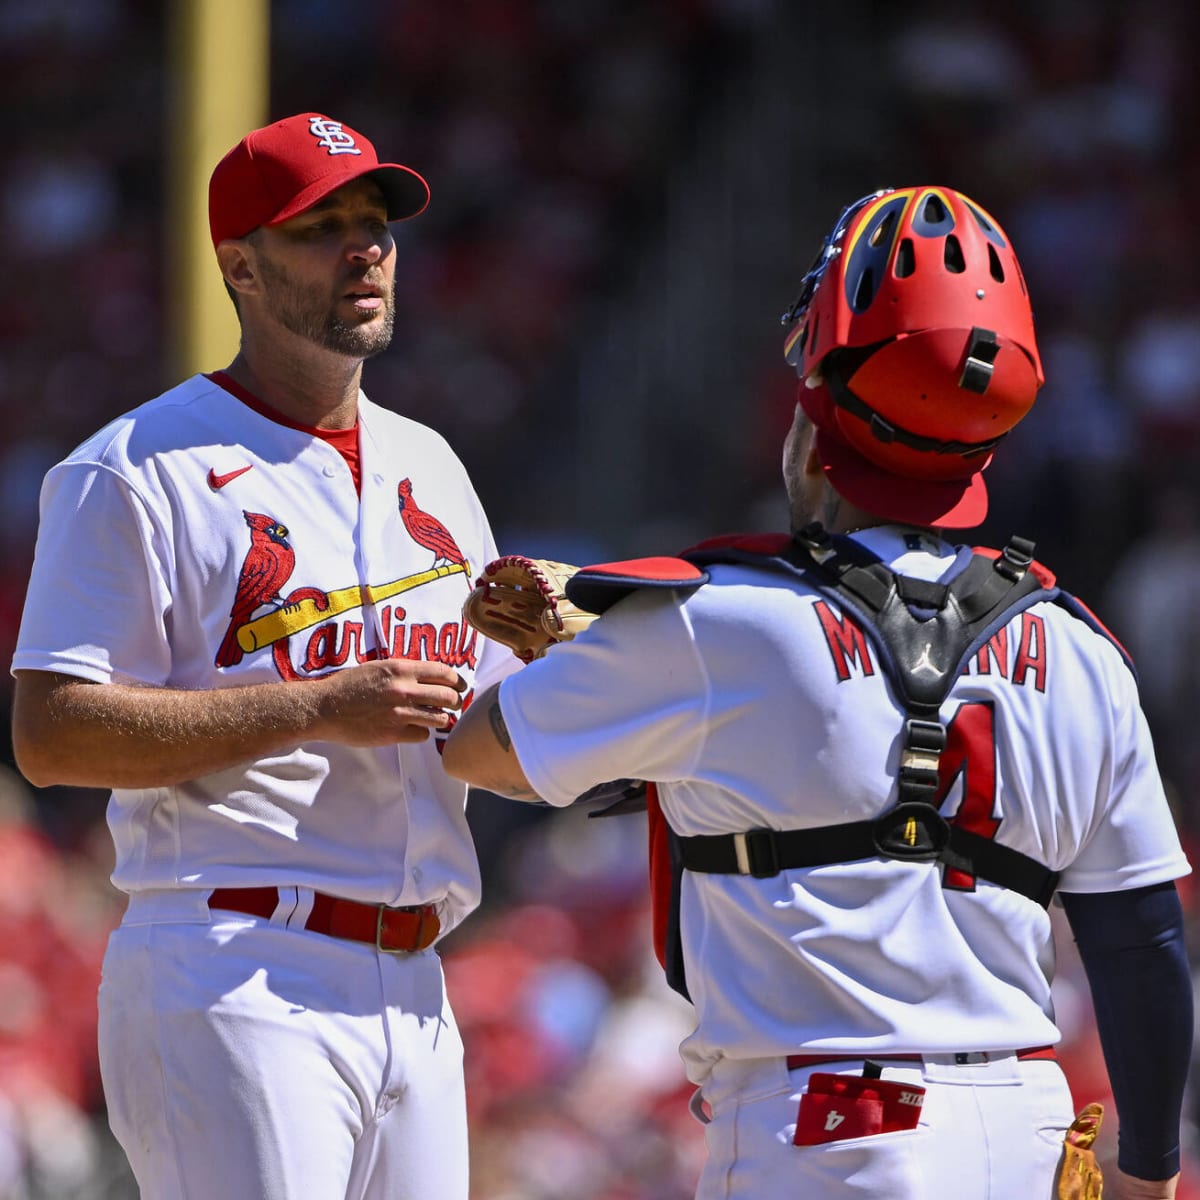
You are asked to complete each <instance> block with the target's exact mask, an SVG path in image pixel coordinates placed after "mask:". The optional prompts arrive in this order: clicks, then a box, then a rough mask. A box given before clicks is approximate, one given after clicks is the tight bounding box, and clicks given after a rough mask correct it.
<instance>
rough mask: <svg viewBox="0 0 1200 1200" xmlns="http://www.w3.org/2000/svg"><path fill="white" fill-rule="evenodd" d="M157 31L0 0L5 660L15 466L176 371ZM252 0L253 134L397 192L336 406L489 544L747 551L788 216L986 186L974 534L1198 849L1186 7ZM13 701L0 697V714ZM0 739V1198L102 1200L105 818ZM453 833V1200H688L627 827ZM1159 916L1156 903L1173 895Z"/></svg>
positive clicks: (687, 1144)
mask: <svg viewBox="0 0 1200 1200" xmlns="http://www.w3.org/2000/svg"><path fill="white" fill-rule="evenodd" d="M170 9H171V5H170V4H169V3H167V4H154V3H146V2H144V0H39V2H38V3H36V4H30V3H28V2H27V0H0V96H2V97H3V107H4V111H6V112H7V113H8V114H9V119H8V121H7V122H6V127H7V129H8V133H7V134H6V143H7V144H6V150H5V164H4V170H3V172H2V173H0V211H2V220H0V277H2V278H3V284H2V285H0V513H2V514H3V517H2V522H0V544H2V551H3V562H4V563H5V569H4V571H3V572H2V573H0V660H2V661H3V662H4V663H5V664H7V663H8V662H9V661H10V659H11V650H12V646H13V642H14V640H15V637H16V630H17V624H18V620H19V613H20V608H21V604H22V600H23V595H24V590H25V581H26V578H27V572H28V566H29V563H30V560H31V556H32V551H33V544H34V537H35V530H36V513H37V493H38V487H39V483H40V480H41V477H42V474H43V473H44V471H45V470H46V469H47V467H49V466H50V465H51V464H52V463H53V462H54V461H55V460H57V459H58V458H59V457H61V456H62V455H63V454H64V453H66V452H67V451H68V450H70V449H71V448H72V447H73V446H74V445H75V444H76V443H77V442H78V441H80V440H82V438H83V437H84V436H86V435H87V434H89V433H91V432H92V431H93V430H94V429H95V428H97V427H98V426H100V425H101V424H103V423H104V422H105V421H107V420H108V419H109V418H111V417H113V416H115V415H116V414H117V413H119V412H121V411H123V410H125V409H127V408H129V407H132V406H134V405H136V404H138V403H140V402H141V401H143V400H145V399H148V398H149V397H151V396H153V395H155V394H156V393H157V392H159V391H161V390H162V389H163V388H164V387H166V386H168V385H169V384H171V383H173V382H175V380H174V379H173V378H171V377H170V369H169V364H168V362H167V355H166V350H165V347H166V345H167V342H168V340H169V333H170V331H169V330H168V329H167V328H166V327H165V325H166V318H165V313H166V296H167V290H168V280H167V279H166V266H165V264H166V263H167V261H168V259H169V256H170V255H169V251H170V247H171V244H172V233H173V231H172V229H171V228H170V227H169V224H168V221H167V219H166V208H165V180H164V162H165V157H166V155H165V149H166V147H167V146H168V145H169V144H170V142H171V139H172V129H171V128H170V121H169V111H170V106H169V99H170V95H171V86H172V80H171V78H170V69H169V62H168V59H167V54H166V33H167V29H166V22H167V19H168V16H169V12H170ZM271 16H272V30H271V67H272V75H271V89H270V97H271V116H272V117H273V118H274V117H279V116H283V115H287V114H288V113H292V112H299V111H306V110H316V111H322V112H326V113H328V114H330V115H332V116H334V117H335V118H337V119H340V120H343V121H345V122H346V123H348V124H350V125H351V126H353V127H355V128H358V129H360V130H362V131H364V132H366V133H367V134H368V136H370V137H371V139H372V140H373V141H374V142H375V143H376V145H377V146H378V147H379V148H380V150H381V153H384V154H386V155H387V156H388V157H395V158H397V159H398V160H399V161H401V162H405V163H409V164H411V165H412V166H414V167H415V168H416V169H418V170H419V171H421V172H422V173H423V174H424V175H425V176H426V178H427V179H428V180H429V181H430V184H431V187H432V191H433V202H432V204H431V206H430V208H429V210H428V211H427V213H426V214H425V215H423V216H422V217H421V218H420V219H419V220H417V221H414V222H411V223H409V224H407V225H404V226H402V227H400V229H399V238H398V241H399V268H398V277H399V280H400V283H399V295H398V322H397V329H398V336H397V338H396V341H395V344H394V345H393V347H392V349H391V350H389V351H388V352H387V353H386V354H385V355H383V356H381V357H380V358H379V359H377V360H375V361H373V362H371V363H370V364H369V365H368V367H367V371H366V377H365V382H366V388H367V390H368V392H369V394H370V395H371V396H372V398H373V399H374V400H376V401H378V402H381V403H383V404H385V405H389V406H393V407H395V408H397V409H398V410H400V411H402V412H405V413H407V414H408V415H411V416H413V417H416V418H418V419H420V420H423V421H425V422H427V423H428V424H430V425H432V426H434V427H435V428H437V429H439V430H440V431H442V432H443V433H445V434H446V435H447V437H448V438H449V439H450V441H451V443H452V444H453V445H454V446H455V447H456V449H457V450H458V452H459V454H460V456H461V457H462V458H463V459H464V461H465V462H466V464H467V466H468V468H469V470H470V472H471V474H472V475H473V477H474V479H475V481H476V484H477V487H478V490H479V492H480V494H481V496H482V498H483V500H484V503H485V505H486V506H487V508H488V510H489V512H490V514H491V517H492V521H493V524H494V526H495V529H496V533H497V538H498V542H499V544H500V548H501V550H502V551H503V552H523V553H528V554H535V555H543V556H550V557H558V558H563V559H566V560H568V561H576V562H579V561H589V560H590V561H596V560H600V559H604V558H612V557H627V556H630V555H633V554H639V553H647V552H660V553H670V552H673V551H675V550H678V549H680V548H682V547H683V546H685V545H688V544H689V543H691V542H692V541H695V540H698V539H699V538H700V537H703V536H707V535H709V534H712V533H717V532H722V531H732V530H737V529H752V528H755V529H768V528H780V527H782V526H783V524H784V523H785V521H786V509H785V505H784V502H783V495H782V488H781V486H780V484H779V481H778V462H779V443H780V439H781V437H782V433H783V431H784V429H785V428H786V425H787V422H788V420H789V419H790V412H791V406H792V400H793V398H794V388H795V386H796V381H795V378H794V376H793V375H791V373H790V372H789V370H788V369H787V368H786V366H785V365H784V363H783V361H782V357H781V353H780V348H781V337H782V332H783V331H782V329H781V327H780V324H779V318H780V314H781V313H782V312H783V311H784V309H785V308H786V307H787V306H788V304H789V302H790V301H791V299H792V298H793V296H794V294H795V291H796V289H797V286H798V284H799V280H800V277H801V275H802V274H803V271H804V269H805V268H806V267H807V265H808V263H809V261H810V260H811V258H812V256H813V254H814V253H815V251H816V249H817V247H818V245H819V243H820V240H821V238H822V237H823V236H824V234H825V233H826V231H827V230H828V229H829V227H830V226H831V225H832V223H833V221H834V219H835V218H836V216H837V215H838V212H839V211H840V210H841V208H842V207H843V205H844V204H846V203H847V202H849V201H851V200H853V199H856V198H857V197H858V196H860V195H862V194H865V193H866V192H869V191H872V190H874V189H875V188H876V187H879V186H883V185H893V186H905V185H909V184H917V183H941V184H946V185H949V186H953V187H956V188H959V189H960V190H962V191H965V192H966V193H967V194H968V195H970V196H971V197H973V198H974V199H976V200H977V201H979V202H980V203H982V204H983V205H984V206H985V207H986V208H988V209H989V210H990V211H991V212H992V213H993V214H994V215H995V216H996V217H997V218H998V220H999V221H1000V223H1001V224H1002V225H1003V226H1005V228H1006V229H1007V231H1008V232H1009V234H1010V235H1011V237H1012V238H1013V241H1014V243H1015V245H1016V249H1017V253H1018V256H1019V257H1020V260H1021V262H1022V264H1023V266H1024V269H1025V273H1026V276H1027V278H1028V282H1029V286H1030V290H1031V292H1032V295H1033V299H1034V306H1035V312H1036V316H1037V318H1038V328H1039V335H1040V343H1041V349H1042V354H1043V358H1044V365H1045V370H1046V380H1047V382H1046V386H1045V388H1044V390H1043V392H1042V395H1041V398H1040V400H1039V403H1038V405H1037V407H1036V408H1035V410H1034V412H1033V414H1032V415H1031V416H1030V417H1029V418H1028V419H1027V420H1026V422H1025V423H1024V424H1023V425H1022V426H1021V427H1020V428H1019V429H1018V430H1017V431H1016V433H1014V434H1013V435H1012V437H1011V438H1010V440H1009V443H1008V444H1007V445H1006V447H1005V448H1004V451H1003V452H1002V454H1001V456H1000V459H999V460H998V461H997V462H996V463H995V465H994V467H993V468H992V470H991V471H990V472H989V478H990V480H991V490H992V495H993V506H992V514H991V516H990V518H989V521H988V525H987V526H986V527H985V529H984V530H983V531H982V532H981V533H980V535H979V537H978V540H980V541H986V542H996V541H998V540H1003V539H1005V538H1006V537H1007V536H1008V534H1009V533H1011V532H1020V533H1022V534H1025V535H1027V536H1030V537H1032V538H1035V539H1036V540H1037V543H1038V554H1039V557H1040V558H1042V559H1043V561H1045V562H1047V563H1048V564H1049V565H1050V566H1051V567H1053V568H1054V569H1055V570H1057V572H1058V574H1059V577H1060V580H1061V581H1062V582H1063V583H1064V585H1065V586H1067V587H1068V588H1069V589H1070V590H1072V591H1074V592H1076V593H1077V594H1079V595H1081V596H1082V597H1083V598H1084V599H1085V600H1086V601H1087V602H1088V603H1089V604H1090V605H1091V606H1092V607H1093V608H1094V609H1095V610H1096V611H1097V612H1098V613H1099V614H1100V616H1101V617H1102V618H1103V619H1104V620H1105V621H1106V623H1108V624H1109V626H1110V627H1111V628H1113V629H1114V630H1115V631H1116V632H1117V634H1118V635H1119V636H1120V637H1121V638H1122V640H1123V641H1124V642H1125V644H1126V645H1127V646H1128V647H1129V648H1130V650H1131V651H1132V652H1133V654H1134V657H1135V659H1136V661H1137V662H1138V665H1139V668H1140V675H1141V686H1142V694H1143V699H1144V703H1145V707H1146V710H1147V712H1148V714H1149V716H1150V720H1151V724H1152V728H1153V731H1154V735H1155V739H1156V744H1157V748H1158V754H1159V758H1160V762H1161V766H1162V770H1163V773H1164V775H1165V777H1166V780H1167V783H1168V787H1169V790H1170V794H1171V798H1172V801H1173V803H1174V804H1175V806H1176V812H1177V816H1178V820H1179V824H1180V828H1181V830H1182V832H1183V835H1184V837H1185V839H1186V841H1187V844H1188V846H1189V847H1192V846H1193V845H1194V842H1195V838H1196V834H1197V831H1198V827H1200V791H1198V790H1197V789H1198V785H1197V783H1196V782H1195V781H1196V780H1197V779H1198V778H1200V738H1197V737H1195V735H1194V733H1193V732H1192V730H1191V719H1192V717H1193V716H1194V714H1195V713H1196V711H1197V710H1198V709H1200V484H1198V482H1197V480H1198V479H1200V475H1198V468H1200V253H1198V246H1197V237H1196V227H1197V221H1196V215H1195V214H1196V203H1197V202H1196V194H1195V193H1193V192H1192V186H1193V185H1194V184H1196V183H1198V182H1200V144H1198V139H1200V133H1198V132H1197V131H1198V130H1200V122H1198V121H1197V116H1198V115H1200V112H1198V109H1200V85H1198V83H1197V80H1196V74H1195V72H1194V70H1193V69H1192V64H1191V62H1190V61H1189V60H1190V56H1191V47H1193V46H1194V45H1195V44H1196V42H1197V33H1198V32H1200V31H1198V29H1197V25H1198V24H1200V10H1198V9H1197V8H1196V6H1195V5H1194V4H1192V3H1191V2H1190V0H1143V3H1141V4H1138V5H1128V4H1124V3H1119V2H1117V0H1006V2H1005V3H987V2H983V0H976V2H974V3H972V2H969V0H967V2H964V0H911V2H910V3H908V4H905V5H895V4H890V3H884V2H883V0H879V2H877V3H871V2H869V0H839V2H838V3H837V4H836V5H834V4H820V3H816V2H815V0H813V2H811V3H810V2H807V0H436V2H430V0H358V2H357V3H355V4H353V5H346V4H341V3H337V2H336V0H275V2H274V3H273V4H272V11H271ZM229 36H230V38H236V37H237V29H236V28H231V29H230V30H229ZM214 270H215V268H214ZM233 349H234V348H233V347H232V346H231V347H230V348H229V353H228V355H226V356H225V357H223V358H222V359H220V361H215V362H212V363H210V364H207V365H208V367H209V368H216V367H221V366H224V365H225V363H226V362H227V361H228V359H229V358H231V357H232V355H233ZM529 477H536V478H538V479H541V480H544V481H546V484H547V486H546V488H544V489H539V490H538V491H537V492H536V493H535V491H534V489H533V488H531V487H529V486H528V485H527V484H525V483H524V482H523V481H524V480H525V479H527V478H529ZM95 536H96V537H99V538H103V537H104V530H102V529H97V530H96V531H95ZM62 619H63V620H64V621H69V620H70V612H69V611H64V612H63V614H62ZM10 702H11V681H10V680H9V679H8V677H7V674H5V676H4V677H3V679H0V716H2V717H3V718H4V721H3V727H4V728H5V729H7V726H8V721H7V717H8V714H9V710H10ZM0 749H2V750H3V752H4V758H3V761H0V1198H3V1200H67V1198H79V1200H85V1198H86V1200H93V1198H94V1200H125V1198H127V1197H131V1196H132V1195H134V1191H133V1188H132V1184H131V1183H130V1180H129V1178H128V1175H127V1173H126V1170H125V1168H124V1165H123V1160H122V1158H121V1156H120V1154H119V1152H118V1151H116V1150H115V1147H114V1145H113V1143H112V1142H111V1139H110V1138H109V1136H108V1133H107V1127H106V1125H105V1122H104V1115H103V1104H102V1099H101V1096H100V1091H99V1087H98V1080H97V1071H96V1062H95V1050H94V1023H95V991H96V984H97V979H98V971H99V960H100V956H101V954H102V950H103V945H104V939H105V936H106V934H107V932H108V930H109V929H110V928H111V926H112V925H113V924H114V923H115V922H116V921H117V920H118V919H119V914H120V911H121V903H120V898H119V897H118V895H117V894H116V893H115V892H114V890H113V889H112V888H111V885H110V884H109V882H108V871H109V869H110V865H111V851H110V849H109V845H108V837H107V832H106V830H105V828H104V825H103V811H104V796H103V795H102V794H100V793H97V792H92V791H83V790H75V789H59V788H52V789H46V790H43V791H37V790H34V789H32V788H30V787H29V786H28V785H26V784H25V783H24V781H23V780H21V778H20V777H19V776H18V775H17V774H16V772H15V770H14V769H13V768H12V766H11V751H10V747H9V743H8V741H7V739H0ZM469 814H470V818H471V822H472V826H473V828H474V830H475V832H476V835H477V838H478V841H479V848H480V854H481V859H482V862H483V869H484V883H485V901H484V904H483V906H482V908H481V910H480V912H479V913H478V914H476V916H474V917H473V918H472V919H471V920H470V921H469V922H467V924H466V925H465V926H464V927H463V928H462V929H461V930H459V931H456V932H455V934H453V935H452V936H451V937H450V938H449V939H448V940H447V942H446V943H445V945H444V950H445V960H446V970H447V974H448V978H449V987H450V989H451V995H452V999H453V1002H454V1004H455V1007H456V1009H457V1012H458V1016H459V1019H460V1022H461V1024H462V1026H463V1031H464V1037H465V1040H466V1045H467V1052H468V1062H467V1073H468V1086H469V1095H470V1106H471V1123H472V1138H473V1164H474V1165H473V1175H474V1178H475V1200H561V1198H562V1197H566V1196H570V1197H572V1200H685V1198H687V1197H690V1195H691V1189H692V1186H693V1183H694V1180H695V1176H696V1173H697V1171H698V1167H699V1161H700V1154H701V1133H700V1127H699V1126H698V1125H696V1124H695V1122H693V1120H692V1119H691V1117H690V1116H689V1115H688V1113H687V1107H686V1102H687V1098H688V1094H689V1093H688V1088H687V1087H686V1084H685V1081H684V1078H683V1075H682V1072H681V1069H680V1067H679V1063H678V1059H677V1056H676V1046H677V1044H678V1042H679V1040H680V1039H681V1038H682V1036H683V1035H684V1034H685V1033H686V1032H687V1030H688V1027H689V1016H688V1010H687V1006H686V1004H684V1002H683V1001H682V1000H679V999H678V998H677V997H675V996H674V995H673V994H672V993H670V992H669V991H668V990H667V989H666V986H665V984H664V983H663V982H662V980H661V978H660V975H659V972H658V968H657V965H656V964H655V962H654V960H653V957H652V954H651V949H650V938H649V928H648V926H649V921H648V915H647V910H646V885H645V873H644V854H645V829H644V825H643V824H642V822H641V820H640V818H638V817H623V818H619V819H613V820H603V821H594V820H590V819H589V818H588V817H587V815H586V814H585V813H582V812H579V813H576V812H553V813H548V812H546V811H543V810H539V809H536V808H530V807H528V806H520V805H516V804H511V803H509V802H507V801H502V800H499V799H497V798H495V797H491V796H488V795H482V794H476V795H473V797H472V800H471V803H470V807H469ZM1191 895H1192V893H1191V885H1190V884H1189V883H1188V881H1184V899H1185V903H1186V904H1188V906H1189V911H1191ZM1055 919H1056V921H1057V920H1058V916H1057V915H1056V917H1055ZM1059 928H1060V929H1061V922H1060V923H1059ZM1197 928H1200V926H1197ZM1060 953H1061V958H1062V964H1063V965H1062V974H1061V976H1060V980H1059V983H1058V984H1057V986H1056V995H1057V1003H1058V1010H1059V1017H1060V1021H1061V1023H1062V1025H1063V1027H1064V1030H1065V1034H1066V1040H1065V1043H1064V1047H1063V1056H1064V1060H1065V1062H1066V1064H1067V1067H1068V1073H1069V1076H1070V1078H1071V1082H1072V1087H1073V1090H1074V1091H1075V1093H1076V1096H1077V1098H1078V1099H1079V1100H1080V1102H1081V1103H1082V1102H1084V1101H1086V1100H1090V1099H1096V1098H1100V1099H1103V1098H1105V1096H1107V1082H1106V1078H1105V1074H1104V1068H1103V1063H1102V1060H1101V1059H1100V1057H1099V1054H1098V1050H1097V1047H1096V1042H1095V1035H1094V1031H1093V1028H1092V1022H1091V1008H1090V1001H1089V1000H1088V997H1087V991H1086V985H1085V983H1084V981H1083V977H1082V973H1081V971H1080V969H1079V966H1078V962H1077V960H1076V959H1075V957H1074V955H1073V948H1072V946H1071V944H1070V939H1069V936H1067V937H1064V938H1063V939H1061V948H1060ZM1195 1116H1196V1114H1195V1113H1194V1112H1193V1111H1192V1105H1191V1104H1189V1113H1188V1128H1187V1130H1186V1135H1187V1161H1188V1162H1189V1164H1190V1163H1191V1162H1192V1161H1193V1152H1194V1147H1193V1146H1192V1141H1193V1136H1194V1135H1193V1128H1192V1126H1193V1121H1194V1118H1195ZM1196 1188H1197V1183H1196V1182H1193V1183H1192V1184H1191V1185H1190V1188H1189V1187H1188V1186H1185V1188H1184V1189H1183V1190H1181V1193H1180V1195H1181V1196H1188V1197H1195V1196H1196V1195H1197V1194H1198V1193H1197V1191H1196Z"/></svg>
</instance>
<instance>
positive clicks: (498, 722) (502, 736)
mask: <svg viewBox="0 0 1200 1200" xmlns="http://www.w3.org/2000/svg"><path fill="white" fill-rule="evenodd" d="M488 720H489V721H490V722H491V726H492V732H493V733H494V734H495V735H496V741H498V742H499V743H500V747H501V749H502V750H504V752H505V753H506V754H507V753H508V751H510V750H511V749H512V738H511V737H509V735H508V726H507V725H505V723H504V714H503V713H502V712H501V711H500V702H499V701H498V700H493V701H492V707H491V708H489V709H488Z"/></svg>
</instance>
